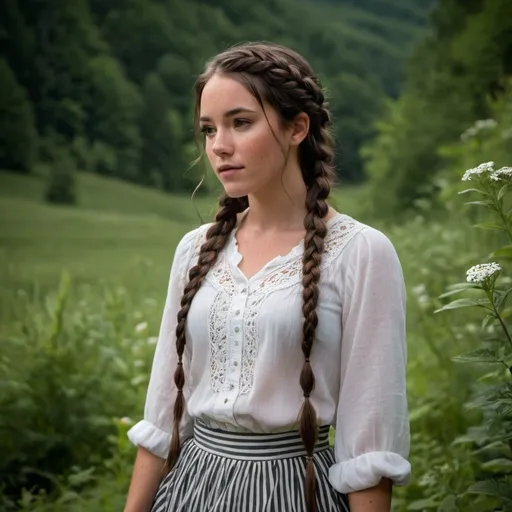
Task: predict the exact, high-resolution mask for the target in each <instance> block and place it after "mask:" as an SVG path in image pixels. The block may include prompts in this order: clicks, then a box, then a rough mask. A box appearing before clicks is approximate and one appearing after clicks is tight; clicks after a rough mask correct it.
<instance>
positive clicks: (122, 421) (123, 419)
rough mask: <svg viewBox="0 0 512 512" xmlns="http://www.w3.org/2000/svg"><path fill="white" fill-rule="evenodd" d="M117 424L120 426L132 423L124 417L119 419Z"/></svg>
mask: <svg viewBox="0 0 512 512" xmlns="http://www.w3.org/2000/svg"><path fill="white" fill-rule="evenodd" d="M119 422H120V423H121V424H122V425H128V426H129V425H132V424H133V421H132V419H131V418H128V416H124V418H121V419H120V420H119Z"/></svg>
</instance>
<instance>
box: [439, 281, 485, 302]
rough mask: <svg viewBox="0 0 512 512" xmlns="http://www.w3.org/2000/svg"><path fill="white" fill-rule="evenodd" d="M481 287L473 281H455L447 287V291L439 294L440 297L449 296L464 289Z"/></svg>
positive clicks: (478, 288) (479, 288)
mask: <svg viewBox="0 0 512 512" xmlns="http://www.w3.org/2000/svg"><path fill="white" fill-rule="evenodd" d="M481 289H482V287H481V286H479V285H477V284H475V283H457V284H454V285H452V286H449V287H448V291H447V292H445V293H443V294H442V295H440V296H439V298H440V299H444V298H445V297H450V296H451V295H455V294H456V293H460V292H463V291H465V290H481Z"/></svg>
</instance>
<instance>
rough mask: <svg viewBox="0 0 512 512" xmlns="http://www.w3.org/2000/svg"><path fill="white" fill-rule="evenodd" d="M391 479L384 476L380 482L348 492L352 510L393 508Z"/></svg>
mask: <svg viewBox="0 0 512 512" xmlns="http://www.w3.org/2000/svg"><path fill="white" fill-rule="evenodd" d="M391 490H392V487H391V480H389V479H388V478H383V479H382V480H381V481H380V483H379V484H377V485H376V486H375V487H370V488H369V489H364V490H362V491H356V492H351V493H349V494H348V503H349V505H350V512H383V511H387V510H391Z"/></svg>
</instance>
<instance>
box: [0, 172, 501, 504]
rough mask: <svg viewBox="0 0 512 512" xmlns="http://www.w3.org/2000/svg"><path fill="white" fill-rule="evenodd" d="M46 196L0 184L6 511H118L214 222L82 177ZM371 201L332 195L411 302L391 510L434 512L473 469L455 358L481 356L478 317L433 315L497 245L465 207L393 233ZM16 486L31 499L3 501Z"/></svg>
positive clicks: (38, 188)
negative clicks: (400, 470) (156, 366)
mask: <svg viewBox="0 0 512 512" xmlns="http://www.w3.org/2000/svg"><path fill="white" fill-rule="evenodd" d="M43 188H44V187H43V180H42V179H41V178H40V177H38V176H37V175H32V176H21V175H16V174H12V173H0V260H1V264H0V337H1V343H2V347H4V348H3V350H2V352H3V353H2V355H1V360H0V370H1V375H0V380H1V385H2V388H3V389H5V390H6V391H7V392H6V393H5V396H4V397H3V398H0V408H1V410H2V414H0V452H2V453H7V454H8V455H7V457H2V460H1V461H0V481H2V482H3V487H0V500H3V501H0V509H2V510H6V511H10V510H27V511H28V510H31V511H36V512H42V511H50V510H51V511H53V512H60V511H64V510H65V511H71V512H78V511H85V510H87V511H90V510H95V511H99V512H102V511H105V512H107V511H114V510H121V509H122V504H123V500H124V497H125V492H126V488H127V485H128V481H129V475H130V469H131V468H130V465H131V463H132V460H133V455H134V453H135V450H134V448H133V447H131V446H130V445H129V443H128V442H127V440H126V436H125V433H126V430H127V429H128V428H129V425H130V424H131V423H132V422H133V421H136V420H137V419H138V418H139V417H140V415H141V413H142V405H143V401H144V394H145V388H146V384H147V378H148V374H149V368H150V364H151V358H152V355H153V350H154V343H155V341H156V338H155V337H156V334H157V331H158V327H159V321H160V314H161V308H162V305H163V301H164V297H165V291H166V285H167V277H168V272H169V265H170V262H171V259H172V255H173V251H174V248H175V246H176V244H177V242H178V240H179V239H180V238H181V236H182V235H183V234H184V233H185V232H186V231H188V230H190V229H192V228H194V227H195V226H197V225H198V223H199V219H198V215H197V211H196V208H197V210H198V211H199V212H200V213H201V214H202V215H203V219H204V221H207V220H209V219H210V218H211V215H212V212H213V211H214V209H215V198H199V199H198V200H196V202H195V206H194V204H193V203H192V202H191V200H190V199H189V198H187V197H178V196H169V195H166V194H163V193H161V192H158V191H155V190H150V189H144V188H141V187H139V186H135V185H130V184H127V183H124V182H119V181H115V180H108V179H106V178H101V177H98V176H95V175H90V174H80V175H79V186H78V190H79V200H78V205H77V206H76V207H62V206H59V207H57V206H50V205H48V204H46V203H45V202H44V200H43ZM366 198H367V194H366V190H365V189H364V188H360V189H357V188H354V189H337V190H335V192H334V194H333V202H334V204H335V206H336V207H337V209H338V210H340V211H343V212H345V213H348V214H350V215H352V216H354V217H356V218H357V219H359V220H361V221H363V222H366V223H369V224H372V225H373V226H376V227H378V228H380V229H382V230H383V231H384V232H385V233H386V234H387V235H388V236H389V237H390V238H391V240H392V241H393V243H394V244H395V247H396V248H397V251H398V254H399V256H400V259H401V261H402V265H403V268H404V273H405V279H406V283H407V290H408V342H409V345H408V346H409V366H408V386H409V389H408V392H409V400H410V410H411V428H412V450H411V463H412V466H413V479H412V482H411V484H410V485H409V486H408V487H407V488H405V489H399V490H397V491H396V493H395V500H394V510H395V511H400V512H402V511H404V512H405V511H406V510H426V511H428V510H438V507H440V506H441V505H442V504H443V503H445V502H446V503H452V502H453V503H455V499H456V498H455V497H457V496H458V495H459V494H460V493H463V491H465V489H466V488H467V486H468V485H469V483H471V482H472V479H473V478H474V475H475V471H476V468H477V464H476V462H475V453H474V449H473V448H472V446H471V443H470V441H469V440H468V438H467V437H466V438H465V437H464V436H466V432H467V429H468V428H470V427H471V426H472V425H477V424H478V422H479V421H480V413H479V412H477V411H473V412H470V413H468V412H467V411H466V408H465V404H466V402H467V401H468V400H469V398H470V394H471V391H472V385H473V381H474V380H475V375H476V374H475V369H473V368H472V367H468V366H466V365H458V364H456V363H454V362H452V361H451V357H452V356H455V355H457V354H459V353H461V352H464V351H465V350H469V349H471V348H475V347H477V346H478V335H479V331H480V323H481V319H480V318H479V317H478V315H474V316H475V318H473V316H472V315H471V314H468V313H457V314H454V313H452V312H448V313H444V314H441V315H434V313H433V312H434V310H436V309H438V308H439V307H441V306H442V305H443V303H444V302H445V301H444V302H443V301H442V300H440V299H439V298H438V297H439V295H440V294H441V293H443V292H444V291H445V289H446V287H447V286H448V285H450V284H453V283H456V282H461V281H463V280H464V274H465V271H466V269H467V268H469V267H470V266H471V265H474V264H476V263H478V262H479V261H480V259H482V258H483V257H485V256H486V255H487V253H488V246H487V244H488V243H490V241H492V240H494V239H493V238H492V237H490V238H489V237H483V236H482V235H480V234H479V232H478V231H477V230H472V229H470V225H471V223H470V220H469V219H468V218H467V216H465V215H464V213H463V212H462V211H461V210H457V209H454V210H453V212H452V213H449V211H448V213H446V214H445V215H443V217H442V218H440V219H436V218H435V216H432V215H429V214H428V213H429V212H425V214H421V213H418V214H415V215H414V216H413V217H411V218H407V219H405V220H404V221H403V222H401V223H400V224H399V225H384V224H381V223H380V220H379V218H376V217H375V216H374V217H372V216H370V215H369V214H368V213H367V212H369V211H371V208H369V206H370V205H369V204H368V203H367V199H366ZM20 482H21V484H22V485H24V486H25V487H26V490H25V491H24V493H23V496H22V497H21V498H20V499H19V500H14V499H12V498H9V497H8V496H9V495H10V494H9V491H12V489H13V488H15V487H16V486H19V485H20ZM50 483H51V485H49V484H50ZM35 486H38V487H43V488H44V487H46V488H48V489H50V488H51V489H52V491H51V493H50V495H47V494H45V493H42V494H34V493H33V492H31V489H34V488H35ZM2 492H3V494H2ZM2 496H3V497H2ZM479 499H480V498H478V499H476V500H473V502H472V503H470V501H468V500H467V499H466V498H460V497H458V498H457V500H459V501H458V502H457V503H459V505H457V507H458V506H460V507H461V508H440V509H439V510H465V511H466V510H475V511H477V510H478V511H481V510H487V509H485V508H472V507H482V506H483V505H482V504H483V503H484V502H482V501H479ZM447 500H451V501H449V502H448V501H447ZM15 501H17V503H15ZM443 506H444V505H443ZM2 507H3V508H2Z"/></svg>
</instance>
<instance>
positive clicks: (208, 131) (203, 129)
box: [201, 126, 215, 137]
mask: <svg viewBox="0 0 512 512" xmlns="http://www.w3.org/2000/svg"><path fill="white" fill-rule="evenodd" d="M201 133H202V134H204V135H206V137H211V136H212V135H213V134H214V133H215V130H214V128H213V126H201Z"/></svg>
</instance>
